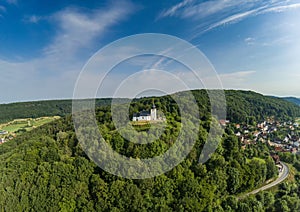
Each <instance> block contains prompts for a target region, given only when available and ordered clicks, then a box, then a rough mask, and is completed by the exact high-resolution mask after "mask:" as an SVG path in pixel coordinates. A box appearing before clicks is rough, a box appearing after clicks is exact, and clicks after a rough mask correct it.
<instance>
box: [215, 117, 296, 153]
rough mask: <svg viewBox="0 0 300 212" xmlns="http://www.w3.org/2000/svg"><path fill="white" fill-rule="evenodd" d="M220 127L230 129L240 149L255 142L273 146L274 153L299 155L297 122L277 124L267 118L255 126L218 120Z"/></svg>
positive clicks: (277, 122)
mask: <svg viewBox="0 0 300 212" xmlns="http://www.w3.org/2000/svg"><path fill="white" fill-rule="evenodd" d="M219 123H220V125H221V126H223V127H225V126H227V127H230V128H231V129H233V130H234V133H235V135H236V136H237V137H238V138H239V140H240V142H241V143H242V148H243V149H245V148H247V145H251V144H256V143H257V142H262V143H266V142H267V143H268V144H269V145H270V146H274V149H275V152H290V153H292V154H300V151H299V150H300V149H299V145H300V136H299V133H298V130H299V123H298V122H297V121H295V122H292V121H287V122H279V121H274V119H273V118H269V119H267V120H265V121H263V122H260V123H257V124H255V125H250V124H231V123H230V121H228V120H220V121H219Z"/></svg>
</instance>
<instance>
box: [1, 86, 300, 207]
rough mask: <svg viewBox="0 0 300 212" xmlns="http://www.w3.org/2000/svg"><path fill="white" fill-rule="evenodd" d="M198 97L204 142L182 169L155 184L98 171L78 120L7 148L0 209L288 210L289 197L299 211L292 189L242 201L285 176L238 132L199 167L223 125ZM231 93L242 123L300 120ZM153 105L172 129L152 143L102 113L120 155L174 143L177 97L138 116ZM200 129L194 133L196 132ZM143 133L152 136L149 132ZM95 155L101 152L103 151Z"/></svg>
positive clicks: (284, 109) (272, 102)
mask: <svg viewBox="0 0 300 212" xmlns="http://www.w3.org/2000/svg"><path fill="white" fill-rule="evenodd" d="M193 92H194V94H195V96H196V99H197V101H198V102H199V105H200V108H201V120H202V121H201V124H200V126H196V127H197V128H199V133H198V134H199V137H198V138H197V141H196V144H195V145H194V148H193V149H192V151H191V152H190V154H189V155H188V157H187V158H186V159H185V160H184V161H183V162H182V163H180V164H179V165H178V166H176V167H175V168H173V169H172V170H171V171H169V172H167V173H165V174H162V175H160V176H157V177H154V178H150V179H145V180H128V179H123V178H120V177H116V176H114V175H112V174H109V173H107V172H105V171H103V170H102V169H100V168H99V167H97V166H96V165H95V163H93V162H92V161H91V160H89V158H88V157H87V155H86V154H85V152H84V151H83V150H82V148H81V146H80V144H79V143H78V140H77V138H76V134H75V132H74V127H73V123H72V117H71V116H70V115H67V116H66V117H63V118H61V119H59V120H57V121H55V122H53V123H50V124H46V125H44V126H42V127H39V128H36V129H33V131H31V132H25V133H24V134H22V135H20V136H18V137H16V138H15V139H14V140H11V141H9V142H6V143H4V144H1V145H0V211H265V210H267V211H282V205H281V204H277V203H276V204H275V203H274V202H275V198H277V200H276V201H277V202H279V201H280V199H281V198H284V201H286V202H284V203H282V204H288V203H289V205H290V206H291V207H293V211H299V210H300V199H299V197H298V196H294V197H289V196H288V195H289V193H288V192H290V191H292V187H291V186H290V187H287V188H286V190H284V191H281V190H280V191H279V192H278V194H277V195H275V196H274V195H273V194H272V193H271V192H263V193H261V194H260V196H257V197H249V198H246V199H244V200H240V201H239V200H238V199H237V198H236V196H238V195H240V194H241V193H243V192H247V191H249V190H252V189H254V188H256V187H258V186H261V185H262V184H263V183H264V182H265V181H266V180H268V179H271V178H274V177H276V176H277V174H278V172H277V168H276V167H275V164H274V162H273V160H272V158H271V157H270V148H271V147H269V146H268V145H267V143H262V142H260V143H257V144H256V145H249V146H247V148H246V149H243V148H242V147H241V143H240V142H239V141H238V139H237V137H236V136H235V135H234V134H233V133H234V132H233V131H232V130H225V131H226V133H225V134H224V136H223V138H222V139H221V142H220V144H219V146H218V148H217V150H216V152H215V153H214V154H213V155H212V157H211V158H210V160H209V161H208V162H206V163H205V164H199V163H198V160H199V156H200V153H201V149H202V148H203V145H204V143H205V141H206V137H207V134H208V130H209V126H210V123H211V122H212V121H215V120H214V119H212V118H211V117H210V115H209V107H208V99H207V96H206V93H205V91H193ZM226 95H227V99H228V106H229V108H230V110H229V114H233V115H235V116H237V117H236V118H234V119H236V120H239V119H240V121H242V119H245V120H247V119H246V118H243V117H240V116H238V115H237V114H240V113H243V114H244V115H245V116H248V117H252V116H253V117H254V118H256V119H259V118H262V117H267V116H269V115H274V116H276V115H278V116H279V117H282V118H284V117H285V116H288V115H289V114H291V115H299V114H298V113H299V111H298V110H297V109H296V107H293V105H291V104H290V103H286V102H284V101H282V100H279V101H278V102H276V99H272V98H265V97H263V96H262V95H259V94H256V93H253V92H244V91H227V92H226ZM153 100H154V102H155V105H156V107H157V108H158V110H162V111H164V112H165V116H166V119H167V126H166V127H165V131H164V132H162V134H161V136H160V137H159V138H158V139H157V140H155V141H154V142H152V143H148V144H138V143H133V142H128V141H127V140H126V139H124V138H123V137H122V136H121V135H120V134H119V133H118V131H117V130H115V126H114V124H113V123H112V121H111V113H110V107H109V106H101V107H99V108H97V110H96V117H97V121H98V124H99V130H100V131H101V132H102V135H103V137H104V138H105V140H106V142H108V143H109V144H110V145H111V146H112V148H113V149H114V150H115V151H117V152H119V153H120V154H122V155H125V156H128V157H132V158H152V157H155V156H157V155H161V154H163V153H165V152H166V151H167V150H168V149H169V148H170V147H171V146H172V145H173V144H174V141H176V139H177V136H178V134H179V132H180V128H181V123H180V121H181V119H180V113H179V112H178V108H177V107H176V104H175V102H174V101H172V99H171V97H170V96H164V97H157V98H142V99H139V100H135V101H134V102H133V103H132V108H131V113H132V112H135V111H138V110H140V109H147V108H150V107H151V105H152V101H153ZM229 118H230V117H229ZM192 124H193V123H189V127H191V128H190V129H195V128H192V127H193V126H192ZM190 125H191V126H190ZM154 127H156V125H154ZM141 133H146V132H145V129H142V130H141ZM186 136H187V137H188V136H189V134H186ZM90 137H91V139H92V138H93V135H91V136H90ZM92 151H94V152H93V153H94V154H100V152H97V151H100V150H98V149H93V150H92ZM175 156H176V155H175ZM294 156H295V155H294ZM295 157H296V156H295ZM107 162H108V163H109V161H107ZM128 171H130V170H128ZM299 179H300V178H299ZM293 188H296V189H297V185H296V186H293ZM287 191H288V192H287ZM295 195H297V194H295ZM285 199H286V200H285ZM287 201H289V202H288V203H287Z"/></svg>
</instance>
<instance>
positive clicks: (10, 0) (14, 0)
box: [6, 0, 18, 5]
mask: <svg viewBox="0 0 300 212" xmlns="http://www.w3.org/2000/svg"><path fill="white" fill-rule="evenodd" d="M6 2H7V3H8V4H14V5H17V4H18V0H6Z"/></svg>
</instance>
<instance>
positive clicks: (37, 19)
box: [23, 15, 45, 24]
mask: <svg viewBox="0 0 300 212" xmlns="http://www.w3.org/2000/svg"><path fill="white" fill-rule="evenodd" d="M43 19H45V18H44V17H42V16H38V15H30V16H25V17H24V19H23V21H24V22H27V23H33V24H37V23H39V22H40V21H41V20H43Z"/></svg>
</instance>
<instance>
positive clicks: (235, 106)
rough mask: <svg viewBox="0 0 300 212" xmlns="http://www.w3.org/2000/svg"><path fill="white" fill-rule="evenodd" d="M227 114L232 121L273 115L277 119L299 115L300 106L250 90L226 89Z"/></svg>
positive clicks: (289, 118)
mask: <svg viewBox="0 0 300 212" xmlns="http://www.w3.org/2000/svg"><path fill="white" fill-rule="evenodd" d="M225 93H226V100H227V114H228V115H227V116H228V119H230V120H231V121H233V122H245V121H248V122H249V121H251V120H253V119H255V120H257V121H262V120H264V119H265V118H266V117H270V116H274V117H275V118H277V119H279V120H291V119H292V118H295V117H299V115H300V107H298V106H297V105H295V104H293V103H291V102H288V101H286V100H284V99H281V98H277V97H270V96H264V95H261V94H259V93H255V92H252V91H235V90H227V91H226V92H225Z"/></svg>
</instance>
